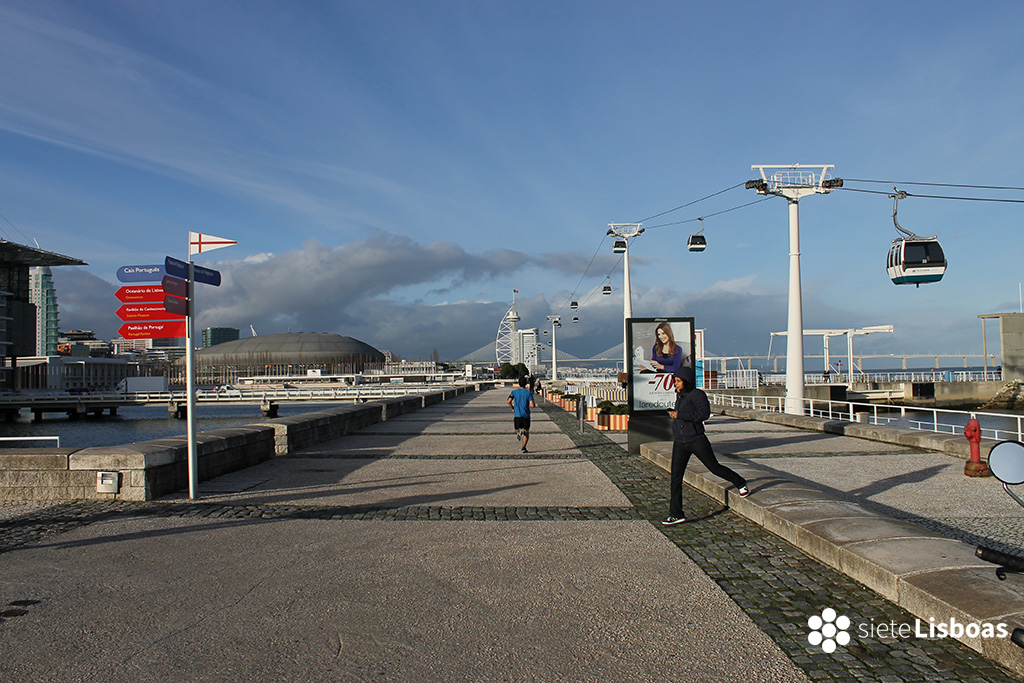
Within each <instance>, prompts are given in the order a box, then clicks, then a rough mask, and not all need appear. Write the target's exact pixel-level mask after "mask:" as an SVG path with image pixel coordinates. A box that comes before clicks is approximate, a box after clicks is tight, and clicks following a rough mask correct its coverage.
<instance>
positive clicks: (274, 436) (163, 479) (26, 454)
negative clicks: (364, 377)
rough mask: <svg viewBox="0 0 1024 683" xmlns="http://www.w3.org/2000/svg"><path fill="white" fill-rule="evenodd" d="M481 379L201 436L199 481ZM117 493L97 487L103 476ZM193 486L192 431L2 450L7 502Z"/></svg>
mask: <svg viewBox="0 0 1024 683" xmlns="http://www.w3.org/2000/svg"><path fill="white" fill-rule="evenodd" d="M480 388H481V385H479V384H477V385H469V386H461V387H456V388H452V389H447V390H443V391H437V392H433V393H430V394H419V395H410V396H404V397H401V398H393V399H387V400H384V401H374V402H371V403H363V404H357V405H343V406H338V407H336V408H329V409H327V410H321V411H317V412H314V413H306V414H304V415H297V416H294V417H283V418H277V419H274V420H267V421H265V422H261V423H258V424H253V425H247V426H244V427H231V428H227V429H216V430H212V431H208V432H203V433H201V434H198V435H197V436H196V456H197V459H198V464H199V480H200V481H203V480H206V479H211V478H213V477H218V476H220V475H222V474H227V473H228V472H235V471H237V470H241V469H245V468H246V467H251V466H252V465H255V464H257V463H260V462H263V461H264V460H269V459H271V458H273V457H275V456H279V455H287V454H289V453H293V452H295V451H297V450H300V449H302V448H306V447H307V446H311V445H314V444H317V443H322V442H324V441H330V440H332V439H336V438H338V437H341V436H344V435H346V434H349V433H351V432H355V431H358V430H360V429H363V428H364V427H367V426H369V425H372V424H377V423H378V422H383V421H385V420H389V419H393V418H395V417H397V416H399V415H403V414H405V413H410V412H412V411H415V410H418V409H420V408H423V407H426V406H428V405H433V404H435V403H439V402H441V401H445V400H448V399H451V398H454V397H455V396H459V395H461V394H464V393H466V392H467V391H473V390H479V389H480ZM101 472H102V473H105V475H106V476H107V477H108V478H111V479H112V480H113V484H114V486H115V487H116V489H117V491H116V493H100V492H98V491H97V483H98V476H99V474H100V473H101ZM185 488H188V438H187V437H184V436H181V437H175V438H170V439H158V440H154V441H143V442H140V443H134V444H130V445H124V446H103V447H95V448H59V449H32V450H26V449H5V450H0V501H25V500H153V499H155V498H159V497H160V496H164V495H167V494H169V493H173V492H175V491H179V490H182V489H185Z"/></svg>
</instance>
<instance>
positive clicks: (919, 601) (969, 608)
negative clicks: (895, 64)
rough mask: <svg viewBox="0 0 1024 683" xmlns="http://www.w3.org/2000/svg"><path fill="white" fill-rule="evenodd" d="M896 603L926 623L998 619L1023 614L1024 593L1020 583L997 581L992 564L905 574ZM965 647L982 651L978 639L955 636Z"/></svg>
mask: <svg viewBox="0 0 1024 683" xmlns="http://www.w3.org/2000/svg"><path fill="white" fill-rule="evenodd" d="M899 605H900V606H901V607H903V608H904V609H906V610H907V611H909V612H910V613H911V614H914V615H915V616H917V617H919V618H921V619H922V620H923V621H924V622H925V623H928V622H929V620H931V619H934V620H935V621H936V622H945V623H949V620H950V619H956V620H957V621H958V622H959V623H961V624H963V623H967V622H986V621H992V622H998V621H1000V620H1001V619H1004V618H1007V617H1008V616H1009V615H1014V616H1015V617H1016V616H1017V615H1020V614H1021V613H1024V594H1022V593H1021V590H1020V585H1019V582H1017V581H1011V580H1008V581H1000V580H999V579H998V578H996V572H995V565H989V566H988V567H969V568H962V569H947V570H945V571H934V572H925V573H922V574H915V575H911V576H907V577H905V578H903V579H902V580H901V581H900V586H899ZM957 640H959V641H960V642H962V643H964V644H965V645H967V646H968V647H970V648H972V649H974V650H977V651H978V652H983V651H984V646H985V644H984V642H983V639H981V638H971V637H968V636H967V635H966V634H965V635H964V637H962V638H957Z"/></svg>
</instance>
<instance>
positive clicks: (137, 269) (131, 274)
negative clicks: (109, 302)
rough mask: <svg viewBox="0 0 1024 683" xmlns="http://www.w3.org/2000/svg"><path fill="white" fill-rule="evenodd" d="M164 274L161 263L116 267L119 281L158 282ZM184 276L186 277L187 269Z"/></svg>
mask: <svg viewBox="0 0 1024 683" xmlns="http://www.w3.org/2000/svg"><path fill="white" fill-rule="evenodd" d="M164 274H165V273H164V267H163V266H161V265H152V266H121V267H120V268H118V269H117V279H118V280H120V281H121V282H160V280H162V279H163V277H164ZM185 277H188V270H187V269H186V271H185Z"/></svg>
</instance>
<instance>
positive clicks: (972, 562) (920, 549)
mask: <svg viewBox="0 0 1024 683" xmlns="http://www.w3.org/2000/svg"><path fill="white" fill-rule="evenodd" d="M839 562H840V567H841V569H842V571H843V573H844V574H846V575H847V576H850V577H852V578H854V579H856V580H857V581H860V582H861V583H862V584H864V585H865V586H867V587H868V588H871V589H872V590H874V591H876V592H878V593H880V594H881V595H883V596H884V597H885V598H886V599H888V600H891V601H892V602H897V601H898V600H899V582H900V579H901V578H902V577H905V576H910V575H913V574H920V573H923V572H931V571H941V570H947V569H962V568H966V567H984V566H989V567H991V566H992V565H989V564H988V563H987V562H985V561H984V560H981V559H979V558H977V557H975V555H974V548H972V547H971V546H969V545H967V544H966V543H962V542H961V541H956V540H953V539H948V538H900V539H889V540H872V541H865V542H863V543H851V544H850V545H847V546H844V547H843V548H842V549H841V551H840V559H839Z"/></svg>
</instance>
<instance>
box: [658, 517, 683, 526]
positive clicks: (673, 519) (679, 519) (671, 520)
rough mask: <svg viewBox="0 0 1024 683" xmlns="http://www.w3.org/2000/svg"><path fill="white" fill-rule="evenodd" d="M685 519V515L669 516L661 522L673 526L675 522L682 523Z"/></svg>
mask: <svg viewBox="0 0 1024 683" xmlns="http://www.w3.org/2000/svg"><path fill="white" fill-rule="evenodd" d="M685 521H686V518H685V517H667V518H665V519H664V520H662V522H661V523H662V524H664V525H665V526H672V525H674V524H682V523H683V522H685Z"/></svg>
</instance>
